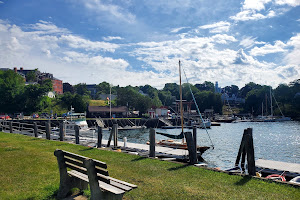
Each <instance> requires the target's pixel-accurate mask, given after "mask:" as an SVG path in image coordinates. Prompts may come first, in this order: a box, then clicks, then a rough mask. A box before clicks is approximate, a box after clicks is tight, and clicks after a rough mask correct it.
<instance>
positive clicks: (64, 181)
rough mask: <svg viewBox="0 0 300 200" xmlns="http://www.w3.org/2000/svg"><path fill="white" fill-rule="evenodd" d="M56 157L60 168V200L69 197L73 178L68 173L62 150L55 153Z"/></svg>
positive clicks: (58, 195)
mask: <svg viewBox="0 0 300 200" xmlns="http://www.w3.org/2000/svg"><path fill="white" fill-rule="evenodd" d="M54 155H55V156H56V158H57V163H58V168H59V175H60V176H59V177H60V184H59V190H58V193H57V198H58V199H63V198H65V197H66V196H67V194H68V192H69V191H70V190H71V189H72V187H73V185H72V182H71V178H70V176H69V175H68V173H67V166H66V163H65V159H64V152H63V151H62V150H56V151H54Z"/></svg>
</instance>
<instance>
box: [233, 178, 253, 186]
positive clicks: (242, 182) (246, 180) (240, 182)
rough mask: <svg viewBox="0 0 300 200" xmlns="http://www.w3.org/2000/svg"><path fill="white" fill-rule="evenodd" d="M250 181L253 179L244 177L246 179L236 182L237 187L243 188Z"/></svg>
mask: <svg viewBox="0 0 300 200" xmlns="http://www.w3.org/2000/svg"><path fill="white" fill-rule="evenodd" d="M250 180H251V177H248V176H244V177H243V178H241V179H240V180H239V181H238V182H236V183H235V185H238V186H243V185H245V184H246V183H248V182H249V181H250Z"/></svg>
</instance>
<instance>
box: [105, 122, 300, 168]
mask: <svg viewBox="0 0 300 200" xmlns="http://www.w3.org/2000/svg"><path fill="white" fill-rule="evenodd" d="M246 128H253V143H254V151H255V159H259V158H261V159H266V160H274V161H283V162H290V163H300V122H296V121H289V122H240V123H222V124H221V126H212V127H211V129H208V130H207V132H208V134H209V136H210V138H211V141H212V143H213V145H214V148H213V149H212V148H211V149H209V150H207V151H206V152H205V153H204V154H203V155H202V157H203V158H204V160H205V161H206V162H207V164H208V166H209V167H219V168H220V169H229V168H232V167H234V163H235V160H236V156H237V153H238V150H239V147H240V143H241V140H242V136H243V132H244V129H246ZM156 130H157V131H159V132H166V133H170V134H180V132H181V129H156ZM185 131H192V130H191V129H185ZM208 134H207V133H206V130H204V129H197V143H198V145H200V146H211V142H210V139H209V137H208ZM108 137H109V133H108V132H107V131H106V132H104V134H103V138H104V139H108ZM124 137H126V138H127V141H128V142H133V143H141V144H145V143H146V142H147V141H148V140H149V129H144V130H131V131H119V134H118V139H119V140H122V139H123V138H124ZM161 139H168V138H166V137H164V136H161V135H159V134H156V140H161Z"/></svg>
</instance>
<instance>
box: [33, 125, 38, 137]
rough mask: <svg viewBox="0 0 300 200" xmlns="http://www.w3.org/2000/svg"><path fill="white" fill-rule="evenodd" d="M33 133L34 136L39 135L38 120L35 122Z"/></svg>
mask: <svg viewBox="0 0 300 200" xmlns="http://www.w3.org/2000/svg"><path fill="white" fill-rule="evenodd" d="M33 133H34V137H38V127H37V123H36V122H33Z"/></svg>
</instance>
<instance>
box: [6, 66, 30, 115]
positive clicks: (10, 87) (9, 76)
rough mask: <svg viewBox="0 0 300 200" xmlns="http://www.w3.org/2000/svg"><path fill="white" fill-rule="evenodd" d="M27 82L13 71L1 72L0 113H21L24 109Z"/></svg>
mask: <svg viewBox="0 0 300 200" xmlns="http://www.w3.org/2000/svg"><path fill="white" fill-rule="evenodd" d="M24 87H25V81H24V79H23V77H22V76H20V75H19V74H17V73H15V72H14V71H12V70H8V71H0V94H1V98H0V112H3V113H14V112H20V111H21V110H22V107H23V93H24Z"/></svg>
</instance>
